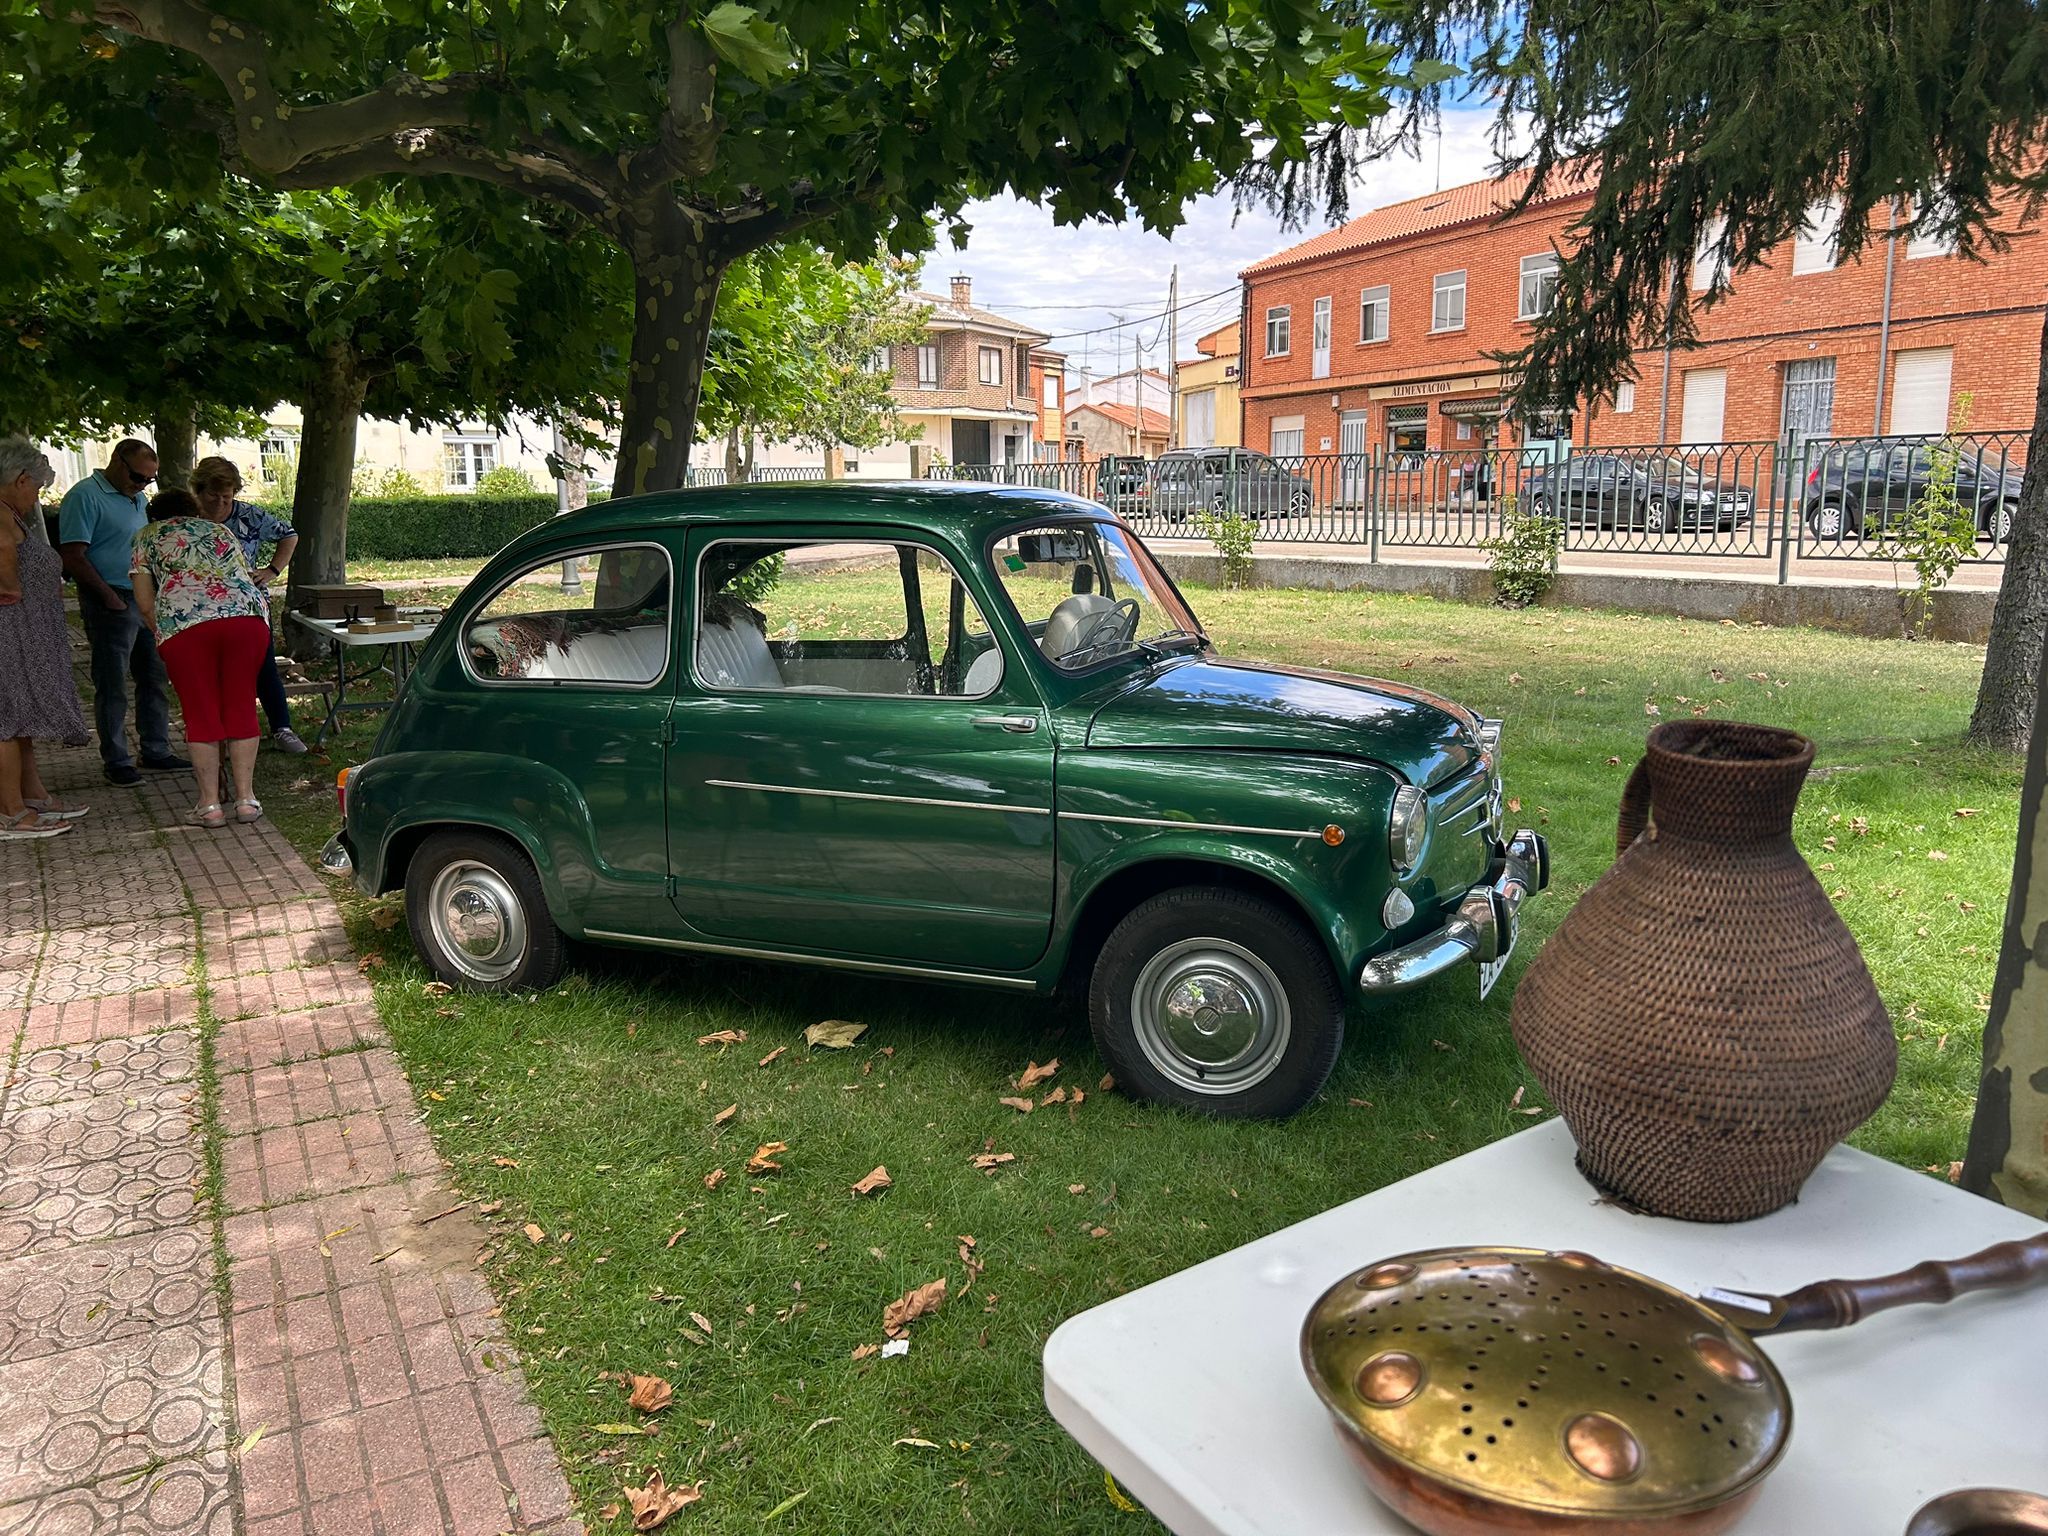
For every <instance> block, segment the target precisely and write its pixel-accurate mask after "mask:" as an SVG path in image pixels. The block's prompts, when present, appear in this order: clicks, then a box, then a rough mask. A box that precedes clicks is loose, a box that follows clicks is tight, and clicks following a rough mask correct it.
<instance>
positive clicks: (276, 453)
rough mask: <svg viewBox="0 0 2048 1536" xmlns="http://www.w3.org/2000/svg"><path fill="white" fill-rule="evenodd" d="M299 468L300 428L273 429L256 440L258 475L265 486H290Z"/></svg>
mask: <svg viewBox="0 0 2048 1536" xmlns="http://www.w3.org/2000/svg"><path fill="white" fill-rule="evenodd" d="M298 467H299V431H298V428H296V427H272V428H270V429H269V430H268V431H266V432H265V433H264V434H263V435H262V436H261V437H260V438H258V439H257V440H256V473H257V476H258V477H259V478H260V479H261V480H262V481H263V483H264V484H265V485H289V484H290V483H291V482H292V480H293V479H294V478H295V477H296V474H297V471H298Z"/></svg>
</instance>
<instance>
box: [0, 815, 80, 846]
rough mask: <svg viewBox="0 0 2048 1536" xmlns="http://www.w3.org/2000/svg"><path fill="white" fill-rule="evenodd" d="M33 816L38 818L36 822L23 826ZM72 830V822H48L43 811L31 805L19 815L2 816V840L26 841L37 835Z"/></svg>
mask: <svg viewBox="0 0 2048 1536" xmlns="http://www.w3.org/2000/svg"><path fill="white" fill-rule="evenodd" d="M31 816H34V817H35V818H36V824H35V825H34V826H32V827H29V826H23V825H22V823H23V822H25V821H27V820H28V819H29V817H31ZM70 830H71V823H70V822H68V821H49V822H46V821H44V820H43V819H42V816H41V813H40V812H38V811H37V810H35V809H34V807H30V808H29V809H28V810H25V811H23V812H22V813H21V814H20V815H18V816H0V842H9V843H12V842H26V841H27V840H29V839H30V838H36V837H57V836H59V835H61V834H62V833H65V832H69V831H70Z"/></svg>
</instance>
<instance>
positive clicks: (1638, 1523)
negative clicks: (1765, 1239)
mask: <svg viewBox="0 0 2048 1536" xmlns="http://www.w3.org/2000/svg"><path fill="white" fill-rule="evenodd" d="M1301 1352H1302V1361H1303V1364H1304V1365H1305V1366H1306V1367H1307V1369H1308V1375H1309V1380H1310V1381H1311V1382H1312V1383H1313V1384H1314V1387H1315V1390H1316V1392H1317V1394H1318V1395H1319V1396H1320V1397H1321V1398H1322V1400H1323V1403H1324V1405H1325V1406H1326V1407H1328V1408H1329V1410H1330V1412H1331V1413H1332V1414H1333V1415H1334V1416H1335V1418H1336V1420H1337V1423H1338V1425H1339V1427H1340V1428H1341V1430H1342V1431H1343V1434H1344V1438H1345V1441H1346V1444H1347V1445H1349V1446H1350V1448H1351V1449H1352V1450H1353V1451H1354V1452H1355V1453H1356V1455H1357V1456H1358V1458H1359V1460H1360V1461H1361V1462H1362V1463H1363V1465H1364V1466H1365V1468H1366V1471H1367V1474H1368V1476H1369V1478H1370V1479H1371V1481H1372V1483H1373V1486H1374V1489H1375V1490H1376V1491H1377V1492H1378V1493H1379V1494H1380V1495H1381V1497H1382V1498H1385V1499H1386V1500H1387V1501H1388V1502H1389V1503H1390V1504H1392V1505H1393V1506H1394V1508H1395V1509H1396V1510H1397V1511H1399V1512H1400V1513H1401V1514H1402V1515H1404V1516H1405V1517H1406V1518H1407V1519H1409V1520H1410V1521H1412V1522H1413V1523H1415V1524H1417V1525H1420V1526H1422V1527H1423V1529H1425V1530H1428V1531H1434V1532H1457V1533H1462V1532H1474V1531H1501V1530H1517V1529H1519V1530H1557V1531H1566V1530H1573V1531H1583V1530H1586V1529H1588V1528H1589V1527H1591V1528H1594V1529H1597V1530H1599V1531H1602V1532H1608V1533H1619V1532H1626V1531H1634V1530H1638V1529H1640V1530H1645V1531H1648V1530H1659V1531H1668V1530H1686V1531H1697V1532H1704V1531H1712V1530H1720V1529H1723V1528H1725V1527H1726V1525H1727V1524H1729V1523H1730V1522H1732V1521H1733V1520H1734V1518H1735V1517H1736V1515H1737V1514H1738V1513H1740V1511H1741V1509H1742V1507H1743V1506H1744V1505H1746V1504H1747V1503H1748V1501H1749V1498H1750V1497H1751V1496H1752V1495H1753V1494H1754V1493H1755V1492H1756V1491H1757V1489H1758V1487H1759V1486H1760V1484H1761V1482H1762V1480H1763V1478H1764V1476H1765V1474H1767V1473H1768V1472H1769V1471H1770V1470H1771V1468H1772V1467H1773V1466H1774V1465H1775V1464H1776V1463H1777V1460H1778V1458H1779V1456H1780V1455H1782V1454H1783V1452H1784V1449H1785V1443H1786V1439H1787V1437H1788V1436H1789V1435H1790V1433H1791V1428H1792V1408H1791V1398H1790V1395H1789V1394H1788V1392H1787V1391H1786V1387H1785V1383H1784V1379H1783V1378H1782V1377H1780V1376H1779V1374H1778V1372H1777V1370H1776V1368H1775V1367H1774V1366H1773V1365H1772V1364H1771V1362H1770V1360H1769V1359H1768V1358H1766V1357H1765V1356H1764V1354H1763V1353H1762V1352H1761V1351H1760V1350H1758V1349H1757V1348H1756V1346H1755V1345H1754V1344H1753V1343H1752V1342H1751V1341H1750V1339H1749V1338H1748V1337H1747V1336H1746V1335H1745V1334H1744V1333H1743V1332H1742V1331H1741V1330H1740V1329H1738V1328H1735V1327H1733V1326H1731V1325H1730V1324H1729V1323H1728V1322H1727V1321H1725V1320H1724V1319H1723V1318H1722V1317H1720V1316H1719V1315H1718V1314H1717V1313H1715V1312H1714V1311H1713V1310H1711V1309H1710V1308H1708V1307H1706V1306H1704V1305H1702V1304H1701V1303H1700V1302H1698V1301H1695V1300H1694V1299H1693V1298H1692V1297H1690V1296H1687V1295H1685V1294H1683V1293H1682V1292H1679V1291H1676V1290H1673V1289H1672V1288H1671V1287H1670V1286H1667V1285H1663V1284H1661V1283H1659V1282H1658V1281H1655V1280H1652V1279H1649V1278H1647V1277H1646V1276H1643V1275H1639V1274H1636V1273H1635V1272H1634V1271H1632V1270H1626V1269H1618V1268H1616V1267H1614V1266H1613V1265H1610V1264H1606V1263H1603V1262H1602V1261H1601V1260H1599V1259H1595V1258H1593V1257H1591V1256H1590V1255H1587V1254H1583V1253H1572V1252H1565V1253H1546V1252H1543V1251H1541V1250H1539V1249H1533V1248H1484V1249H1474V1248H1458V1249H1452V1248H1444V1249H1433V1250H1430V1251H1427V1252H1422V1253H1410V1254H1403V1255H1401V1256H1399V1257H1397V1258H1392V1259H1386V1260H1382V1261H1381V1262H1379V1263H1377V1264H1374V1265H1372V1266H1370V1267H1369V1268H1366V1269H1363V1270H1360V1271H1358V1272H1357V1273H1356V1274H1353V1275H1348V1276H1346V1277H1345V1278H1344V1279H1343V1280H1341V1281H1339V1282H1338V1283H1337V1284H1336V1285H1334V1286H1332V1287H1331V1288H1330V1289H1329V1290H1328V1291H1326V1292H1324V1293H1323V1296H1322V1298H1321V1299H1320V1300H1319V1301H1318V1302H1317V1303H1316V1305H1315V1307H1314V1308H1313V1309H1312V1310H1311V1311H1310V1313H1309V1315H1308V1320H1307V1322H1306V1323H1305V1324H1304V1325H1303V1328H1302V1336H1301Z"/></svg>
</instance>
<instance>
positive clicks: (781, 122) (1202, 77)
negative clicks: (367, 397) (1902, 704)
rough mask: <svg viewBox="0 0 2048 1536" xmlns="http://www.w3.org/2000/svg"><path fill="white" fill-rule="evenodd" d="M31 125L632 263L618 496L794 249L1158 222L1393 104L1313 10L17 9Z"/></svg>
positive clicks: (659, 462)
mask: <svg viewBox="0 0 2048 1536" xmlns="http://www.w3.org/2000/svg"><path fill="white" fill-rule="evenodd" d="M5 3H7V4H8V5H9V6H10V7H11V9H12V11H13V13H14V14H15V15H16V16H17V17H20V18H21V20H22V25H21V27H20V31H21V32H22V33H23V36H22V37H21V38H20V39H19V42H20V46H21V48H22V51H23V53H24V55H25V66H24V71H23V75H24V80H25V82H26V86H25V90H26V94H27V95H28V97H29V98H30V103H29V104H30V108H31V110H35V111H39V112H50V113H57V114H61V115H63V116H65V117H66V118H68V119H69V120H71V121H74V122H77V123H80V124H83V125H86V126H87V128H88V131H89V132H90V133H94V134H97V133H100V132H109V133H124V132H131V131H132V123H133V121H134V119H135V117H136V115H137V114H138V113H146V114H148V115H149V116H150V117H151V118H152V119H153V120H154V121H156V122H158V123H160V124H162V125H164V130H165V131H166V132H168V133H172V134H176V135H178V136H180V137H181V139H183V140H184V141H185V142H187V143H188V144H199V143H203V144H204V145H205V146H206V147H207V149H208V150H209V152H212V153H215V154H217V155H218V157H219V159H220V161H221V163H223V164H224V165H225V166H227V167H228V168H230V169H232V170H234V171H236V172H238V173H240V174H244V175H247V176H249V177H251V178H254V179H256V180H258V181H261V182H264V183H266V184H268V185H270V186H272V187H278V188H320V187H341V186H351V185H354V184H357V183H360V182H363V181H365V180H368V179H372V178H380V177H393V176H401V177H451V178H460V179H463V180H466V181H468V182H471V183H481V184H484V185H487V186H489V187H493V188H497V189H500V190H501V191H507V192H511V193H514V194H517V195H519V196H521V197H524V198H530V199H536V200H539V201H542V202H547V203H552V204H554V205H555V206H557V207H559V208H562V209H565V210H567V211H569V212H570V213H572V214H574V215H575V216H576V217H577V218H579V219H581V220H583V221H585V222H586V223H588V224H589V225H590V226H591V227H592V228H593V229H595V230H598V231H600V232H602V233H603V234H604V235H605V236H606V237H608V238H609V239H611V240H613V241H614V242H616V243H617V244H618V246H619V247H620V248H621V249H622V250H624V251H625V253H626V255H627V257H628V259H629V262H630V265H631V269H632V272H633V278H634V294H633V317H634V332H633V346H632V355H631V360H630V376H629V383H628V387H627V390H626V393H625V397H624V418H625V419H624V427H623V431H622V436H621V445H620V446H621V453H620V459H619V472H618V476H617V479H616V482H615V489H616V490H618V491H620V492H631V491H634V490H639V489H645V488H649V487H653V486H659V485H672V484H675V483H677V482H678V481H679V479H680V477H681V474H682V472H683V468H684V466H685V464H686V462H687V455H688V448H689V443H690V440H691V436H692V426H693V424H694V420H695V416H696V412H697V405H698V392H699V386H700V381H701V373H702V366H703V359H704V354H705V348H706V340H707V336H708V332H709V328H710V323H711V314H712V301H713V299H714V297H715V295H716V290H717V287H718V283H719V280H720V278H721V277H722V275H723V274H724V272H725V271H726V269H727V268H728V267H730V266H731V264H732V263H733V262H734V261H736V260H738V259H740V258H741V257H743V256H745V255H747V254H748V253H749V252H752V251H756V250H760V249H763V248H765V247H767V246H770V245H773V244H775V243H777V242H779V241H781V240H783V239H785V238H787V237H789V236H791V235H793V234H796V233H798V232H804V233H805V234H806V235H807V236H808V237H809V238H812V239H814V240H817V241H818V242H820V243H822V244H824V245H825V246H827V247H828V248H829V249H831V250H833V251H835V252H836V253H838V254H841V255H844V256H851V257H855V258H861V259H864V258H865V257H867V256H868V255H869V254H871V253H872V252H873V251H874V250H875V248H876V246H877V245H878V244H886V245H888V246H890V247H891V248H893V249H895V250H897V251H911V250H917V249H921V248H923V247H925V246H927V245H928V244H929V243H930V240H931V226H930V223H929V216H930V215H932V214H934V213H937V214H939V215H941V216H947V215H952V214H954V213H957V211H958V210H959V208H960V207H961V206H962V205H963V203H964V202H965V201H966V200H967V199H968V198H971V197H975V196H981V195H986V194H990V193H994V192H997V191H1000V190H1004V189H1008V190H1011V191H1014V192H1016V193H1018V194H1020V195H1022V196H1025V197H1028V198H1039V199H1044V200H1046V201H1047V202H1048V203H1049V204H1050V206H1051V207H1052V209H1053V211H1054V213H1055V214H1056V216H1058V217H1059V218H1061V219H1065V220H1080V219H1085V218H1105V219H1114V220H1124V219H1128V218H1132V217H1135V218H1138V219H1140V220H1142V221H1143V222H1144V223H1145V224H1146V225H1148V226H1149V227H1152V228H1157V229H1168V228H1171V227H1173V226H1174V225H1175V224H1176V223H1177V222H1178V220H1179V217H1180V210H1181V208H1182V206H1183V205H1184V203H1185V202H1186V201H1187V199H1189V198H1190V197H1192V196H1194V195H1197V194H1199V193H1202V192H1204V191H1207V190H1210V189H1211V188H1212V187H1213V186H1214V185H1216V184H1217V181H1218V179H1219V178H1220V177H1225V176H1229V175H1231V174H1233V173H1235V172H1237V171H1240V170H1242V169H1243V168H1244V167H1245V166H1246V165H1247V164H1249V162H1250V160H1251V158H1252V156H1253V154H1254V149H1253V142H1254V134H1258V135H1263V136H1264V137H1265V138H1267V139H1269V140H1270V141H1272V142H1273V143H1275V144H1277V145H1278V146H1280V147H1281V149H1282V150H1283V151H1284V150H1287V149H1289V148H1291V147H1298V146H1300V145H1302V144H1303V143H1304V142H1305V141H1306V138H1307V136H1308V135H1309V134H1310V133H1311V132H1313V131H1315V130H1317V129H1318V128H1324V127H1327V126H1329V125H1332V124H1335V123H1338V122H1350V123H1353V124H1362V123H1364V122H1365V121H1366V120H1367V119H1368V118H1369V117H1370V116H1371V115H1372V114H1373V113H1375V112H1376V111H1378V110H1381V109H1382V108H1383V106H1384V105H1385V101H1384V97H1383V94H1382V86H1383V84H1384V82H1385V79H1386V75H1387V60H1388V54H1387V52H1386V50H1385V49H1383V48H1380V47H1377V46H1375V45H1374V44H1372V43H1371V42H1370V40H1368V39H1367V38H1365V37H1364V36H1363V35H1362V34H1360V33H1358V32H1356V31H1355V30H1347V29H1345V28H1343V27H1341V26H1339V25H1337V24H1336V23H1335V22H1334V21H1333V20H1332V18H1331V17H1330V15H1329V14H1328V13H1327V11H1326V9H1325V8H1324V7H1323V6H1321V5H1319V4H1316V3H1314V0H1217V3H1215V4H1206V5H1200V6H1189V5H1186V4H1184V3H1177V0H1138V3H1134V4H1125V5H1120V6H1105V5H1100V4H1086V5H1061V6H1058V7H1047V6H1043V5H1038V4H1031V3H1025V0H997V3H986V0H984V3H977V4H975V5H972V6H968V5H960V4H946V3H929V0H925V3H918V0H805V3H803V4H796V3H780V0H761V3H760V4H758V5H745V4H740V3H737V0H721V3H719V4H717V5H714V6H711V7H709V8H699V7H695V6H687V7H686V6H683V5H681V4H680V0H669V3H662V4H656V3H653V0H463V3H461V4H457V3H454V0H365V3H362V4H351V5H349V6H346V7H342V6H322V7H282V6H276V5H271V4H266V3H264V0H221V3H219V4H199V3H197V0H49V13H48V16H47V18H45V16H44V13H42V12H40V11H34V12H31V11H29V10H28V8H27V7H28V4H29V0H5Z"/></svg>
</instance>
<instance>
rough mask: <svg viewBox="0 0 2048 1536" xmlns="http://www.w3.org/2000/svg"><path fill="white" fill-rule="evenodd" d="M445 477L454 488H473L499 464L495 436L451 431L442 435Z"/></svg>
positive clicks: (462, 489)
mask: <svg viewBox="0 0 2048 1536" xmlns="http://www.w3.org/2000/svg"><path fill="white" fill-rule="evenodd" d="M441 457H442V462H443V465H444V466H445V469H446V474H445V475H444V477H443V478H444V480H445V482H446V484H447V488H448V489H449V490H451V491H473V490H475V489H476V483H477V481H479V480H481V479H483V477H484V476H485V475H487V474H489V473H490V472H491V471H492V470H494V469H496V468H497V467H498V440H497V439H496V438H495V437H466V436H458V435H455V434H452V433H451V434H450V435H449V436H447V437H444V438H443V439H441Z"/></svg>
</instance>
